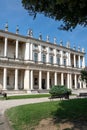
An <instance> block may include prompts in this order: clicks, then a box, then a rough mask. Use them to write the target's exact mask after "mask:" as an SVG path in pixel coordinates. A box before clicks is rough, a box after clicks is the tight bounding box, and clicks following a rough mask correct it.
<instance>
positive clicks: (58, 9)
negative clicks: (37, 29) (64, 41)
mask: <svg viewBox="0 0 87 130" xmlns="http://www.w3.org/2000/svg"><path fill="white" fill-rule="evenodd" d="M22 5H23V7H24V8H25V9H26V10H28V13H29V15H33V16H34V18H35V17H36V15H37V13H41V14H44V15H45V16H47V17H50V18H53V19H54V20H58V21H60V20H62V21H63V24H61V26H60V27H59V28H60V29H62V30H71V31H72V30H73V29H74V28H75V27H76V26H77V25H81V26H83V27H86V26H87V0H22Z"/></svg>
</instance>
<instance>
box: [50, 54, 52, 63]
mask: <svg viewBox="0 0 87 130" xmlns="http://www.w3.org/2000/svg"><path fill="white" fill-rule="evenodd" d="M50 63H51V64H53V56H50Z"/></svg>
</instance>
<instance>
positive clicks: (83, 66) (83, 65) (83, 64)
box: [82, 56, 85, 68]
mask: <svg viewBox="0 0 87 130" xmlns="http://www.w3.org/2000/svg"><path fill="white" fill-rule="evenodd" d="M82 68H85V56H83V62H82Z"/></svg>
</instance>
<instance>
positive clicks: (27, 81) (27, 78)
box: [24, 70, 30, 90]
mask: <svg viewBox="0 0 87 130" xmlns="http://www.w3.org/2000/svg"><path fill="white" fill-rule="evenodd" d="M29 87H30V70H25V73H24V89H25V90H29V89H30V88H29Z"/></svg>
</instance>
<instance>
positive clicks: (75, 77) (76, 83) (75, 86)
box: [75, 74, 77, 89]
mask: <svg viewBox="0 0 87 130" xmlns="http://www.w3.org/2000/svg"><path fill="white" fill-rule="evenodd" d="M75 89H77V75H76V74H75Z"/></svg>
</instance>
